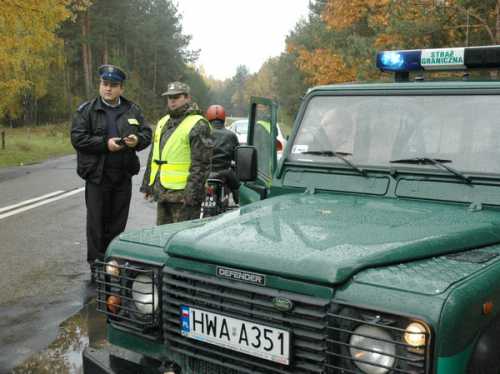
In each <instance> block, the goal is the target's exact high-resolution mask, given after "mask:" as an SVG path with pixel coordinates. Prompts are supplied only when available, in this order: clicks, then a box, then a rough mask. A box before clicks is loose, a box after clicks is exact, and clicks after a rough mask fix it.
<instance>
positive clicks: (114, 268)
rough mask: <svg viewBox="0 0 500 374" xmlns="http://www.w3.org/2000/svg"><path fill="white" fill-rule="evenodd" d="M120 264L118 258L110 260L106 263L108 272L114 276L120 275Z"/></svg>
mask: <svg viewBox="0 0 500 374" xmlns="http://www.w3.org/2000/svg"><path fill="white" fill-rule="evenodd" d="M118 266H119V264H118V261H116V260H111V261H108V262H107V264H106V273H107V274H109V275H112V276H113V277H119V276H120V268H119V267H118Z"/></svg>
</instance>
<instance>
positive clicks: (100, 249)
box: [71, 65, 151, 270]
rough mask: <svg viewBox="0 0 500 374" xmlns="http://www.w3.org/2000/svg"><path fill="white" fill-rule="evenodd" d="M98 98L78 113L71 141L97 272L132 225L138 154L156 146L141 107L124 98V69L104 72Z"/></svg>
mask: <svg viewBox="0 0 500 374" xmlns="http://www.w3.org/2000/svg"><path fill="white" fill-rule="evenodd" d="M99 75H100V84H99V96H98V97H96V98H94V99H93V100H91V101H88V102H85V103H83V104H82V105H80V107H79V108H78V110H77V111H76V113H75V115H74V118H73V123H72V127H71V143H72V144H73V147H74V148H75V149H76V151H77V173H78V175H79V176H80V177H81V178H83V179H85V203H86V206H87V261H88V262H89V264H90V266H91V270H93V269H94V267H93V263H94V261H95V260H96V259H102V258H103V257H104V252H105V251H106V248H107V246H108V244H109V243H110V242H111V240H112V239H113V238H114V237H115V236H117V235H118V234H120V233H121V232H123V230H124V229H125V226H126V224H127V219H128V213H129V206H130V198H131V191H132V184H131V178H132V176H133V175H135V174H137V173H138V172H139V169H140V165H139V158H138V157H137V155H136V151H140V150H142V149H144V148H146V147H147V146H148V145H149V144H150V143H151V129H150V128H149V126H148V125H147V124H146V123H145V120H144V116H143V114H142V110H141V108H139V106H138V105H137V104H135V103H133V102H131V101H129V100H127V99H125V98H124V97H123V96H122V94H123V91H124V85H123V82H124V81H125V79H126V75H125V73H124V72H123V70H121V69H120V68H118V67H116V66H113V65H103V66H101V67H100V68H99Z"/></svg>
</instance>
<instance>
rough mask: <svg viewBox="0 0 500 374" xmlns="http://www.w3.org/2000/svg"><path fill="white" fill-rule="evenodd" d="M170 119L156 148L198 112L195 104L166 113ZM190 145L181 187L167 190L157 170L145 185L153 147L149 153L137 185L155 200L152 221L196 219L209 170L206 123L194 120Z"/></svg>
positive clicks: (211, 142) (162, 222)
mask: <svg viewBox="0 0 500 374" xmlns="http://www.w3.org/2000/svg"><path fill="white" fill-rule="evenodd" d="M168 114H169V115H170V119H169V120H168V122H167V124H166V125H165V127H164V128H163V131H162V134H161V140H160V149H163V147H164V146H165V144H166V143H167V140H168V139H169V138H170V136H171V135H172V134H173V133H174V131H175V130H176V129H177V126H178V125H179V124H180V123H181V122H182V121H183V120H184V118H186V116H188V115H191V114H198V115H199V114H201V112H200V110H199V108H198V105H196V103H188V104H186V105H184V106H183V107H181V108H178V109H176V110H175V111H170V110H169V112H168ZM189 142H190V146H191V167H190V168H189V177H188V180H187V185H186V188H185V189H184V190H168V189H165V188H164V187H163V186H162V185H161V183H160V173H158V174H157V175H156V179H155V181H154V183H153V185H152V186H150V185H149V177H150V174H151V158H152V155H153V149H152V148H151V152H150V153H149V159H148V164H147V165H148V166H147V169H146V172H145V173H144V179H143V182H142V186H141V191H142V192H147V193H149V194H151V195H152V196H153V198H154V200H155V201H157V203H158V207H157V216H156V224H157V225H163V224H166V223H172V222H179V221H185V220H189V219H195V218H199V216H200V208H201V202H202V200H203V198H204V195H205V181H206V179H207V177H208V173H209V169H210V159H211V157H212V149H213V140H212V138H211V135H210V125H209V124H208V122H207V121H203V120H200V121H198V122H197V123H196V124H195V125H194V126H193V128H192V129H191V132H190V133H189Z"/></svg>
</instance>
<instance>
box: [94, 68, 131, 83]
mask: <svg viewBox="0 0 500 374" xmlns="http://www.w3.org/2000/svg"><path fill="white" fill-rule="evenodd" d="M98 71H99V76H100V77H101V79H102V80H105V81H112V82H122V81H124V80H125V79H127V75H126V74H125V72H124V71H123V70H122V69H120V68H119V67H118V66H115V65H101V66H99V70H98Z"/></svg>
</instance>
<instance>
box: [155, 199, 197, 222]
mask: <svg viewBox="0 0 500 374" xmlns="http://www.w3.org/2000/svg"><path fill="white" fill-rule="evenodd" d="M200 209H201V205H197V206H196V205H195V206H188V205H184V204H183V203H171V202H158V206H157V208H156V224H157V225H158V226H159V225H165V224H167V223H174V222H181V221H188V220H191V219H196V218H200Z"/></svg>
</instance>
